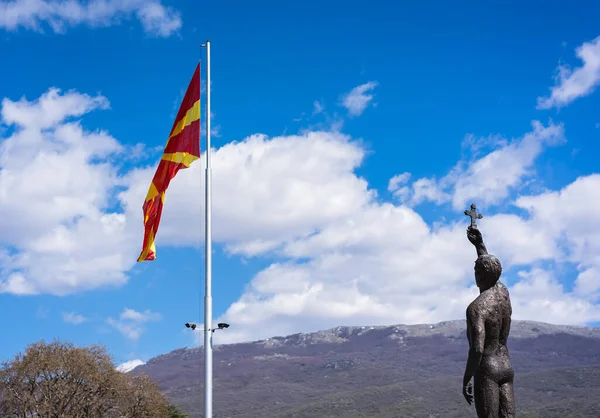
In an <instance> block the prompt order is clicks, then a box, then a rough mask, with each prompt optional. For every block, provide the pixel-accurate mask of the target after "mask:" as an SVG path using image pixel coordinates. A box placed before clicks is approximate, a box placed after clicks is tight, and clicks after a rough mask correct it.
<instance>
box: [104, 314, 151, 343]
mask: <svg viewBox="0 0 600 418" xmlns="http://www.w3.org/2000/svg"><path fill="white" fill-rule="evenodd" d="M160 319H161V315H160V314H158V313H155V312H152V311H150V310H148V309H146V310H145V311H144V312H137V311H135V310H133V309H129V308H125V309H124V310H123V312H121V315H119V318H118V319H114V318H108V319H107V320H106V322H107V323H108V324H109V325H110V326H112V327H113V328H115V329H116V330H117V331H119V332H120V333H121V334H122V335H123V336H124V337H125V338H127V339H129V340H132V341H136V340H138V339H139V338H140V336H141V335H142V333H143V332H144V330H145V326H144V324H146V323H147V322H156V321H160Z"/></svg>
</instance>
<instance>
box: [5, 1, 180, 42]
mask: <svg viewBox="0 0 600 418" xmlns="http://www.w3.org/2000/svg"><path fill="white" fill-rule="evenodd" d="M133 16H135V17H136V18H137V19H138V20H139V21H140V23H141V24H142V27H143V28H144V31H145V32H146V33H148V34H151V35H154V36H159V37H167V36H170V35H171V34H173V33H174V32H176V31H177V30H179V28H181V15H180V13H179V12H178V11H176V10H175V9H173V8H171V7H166V6H164V5H163V4H162V2H161V1H160V0H90V1H80V0H66V1H62V0H13V1H2V2H0V28H4V29H6V30H9V31H15V30H18V29H19V28H24V29H29V30H34V31H38V32H42V31H43V24H44V23H45V24H47V25H48V26H50V28H51V29H52V30H53V31H54V32H55V33H64V32H65V31H66V29H67V27H74V26H78V25H86V26H89V27H107V26H112V25H116V24H119V23H120V22H121V21H122V20H123V19H130V18H131V17H133Z"/></svg>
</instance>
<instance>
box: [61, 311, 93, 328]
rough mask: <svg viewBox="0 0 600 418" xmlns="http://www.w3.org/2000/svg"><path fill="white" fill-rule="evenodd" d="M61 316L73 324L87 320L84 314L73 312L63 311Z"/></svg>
mask: <svg viewBox="0 0 600 418" xmlns="http://www.w3.org/2000/svg"><path fill="white" fill-rule="evenodd" d="M62 317H63V321H65V322H66V323H68V324H73V325H80V324H83V323H84V322H85V321H87V318H86V317H85V316H83V315H80V314H77V313H75V312H63V313H62Z"/></svg>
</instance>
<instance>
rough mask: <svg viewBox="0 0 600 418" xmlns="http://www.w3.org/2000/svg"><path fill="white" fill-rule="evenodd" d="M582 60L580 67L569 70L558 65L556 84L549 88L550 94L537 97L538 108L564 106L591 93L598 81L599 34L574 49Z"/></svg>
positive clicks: (599, 81)
mask: <svg viewBox="0 0 600 418" xmlns="http://www.w3.org/2000/svg"><path fill="white" fill-rule="evenodd" d="M575 54H576V55H577V57H578V58H579V59H580V60H581V61H582V62H583V65H582V66H581V67H578V68H576V69H575V70H571V69H570V68H569V67H568V66H567V65H559V66H558V69H557V75H556V84H555V85H554V86H553V87H551V88H550V96H548V97H538V104H537V108H538V109H550V108H552V107H558V108H559V107H561V106H566V105H568V104H569V103H571V102H572V101H574V100H575V99H577V98H579V97H583V96H587V95H589V94H590V93H592V92H593V91H594V90H595V88H596V87H597V86H598V83H600V36H599V37H597V38H596V39H594V40H592V41H590V42H584V43H583V44H582V45H580V46H579V47H577V49H576V50H575Z"/></svg>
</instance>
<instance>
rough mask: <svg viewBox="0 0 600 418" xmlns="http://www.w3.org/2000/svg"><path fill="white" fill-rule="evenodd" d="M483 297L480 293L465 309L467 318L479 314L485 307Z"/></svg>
mask: <svg viewBox="0 0 600 418" xmlns="http://www.w3.org/2000/svg"><path fill="white" fill-rule="evenodd" d="M484 296H485V295H484V294H483V293H482V294H480V295H479V296H477V297H476V298H475V300H474V301H473V302H471V303H470V304H469V306H468V307H467V316H469V315H477V314H480V313H481V312H482V310H483V308H484V306H485V303H484V302H485V297H484Z"/></svg>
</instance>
